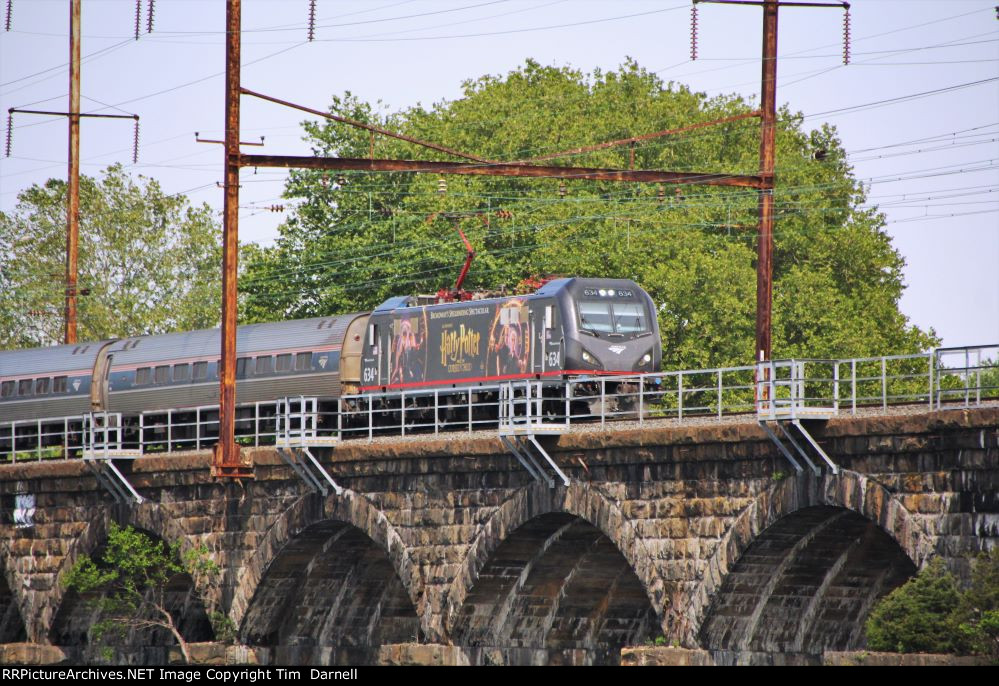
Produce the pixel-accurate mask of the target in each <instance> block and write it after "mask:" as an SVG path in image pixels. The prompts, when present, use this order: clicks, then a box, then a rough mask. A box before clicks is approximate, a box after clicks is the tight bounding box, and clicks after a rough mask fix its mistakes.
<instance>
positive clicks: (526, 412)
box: [498, 380, 569, 488]
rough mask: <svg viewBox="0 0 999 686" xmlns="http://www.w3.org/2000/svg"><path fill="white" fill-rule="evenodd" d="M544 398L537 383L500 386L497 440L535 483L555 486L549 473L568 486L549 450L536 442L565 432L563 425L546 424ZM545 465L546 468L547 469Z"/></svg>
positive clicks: (538, 382) (563, 473) (516, 383)
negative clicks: (542, 437)
mask: <svg viewBox="0 0 999 686" xmlns="http://www.w3.org/2000/svg"><path fill="white" fill-rule="evenodd" d="M544 402H545V400H544V397H543V389H542V383H541V382H540V381H532V380H527V381H523V382H512V381H511V382H508V383H505V384H502V385H501V386H500V403H499V430H498V433H499V438H500V441H501V442H502V443H503V446H504V447H505V448H506V449H507V450H508V451H510V453H511V454H512V455H513V456H514V457H516V458H517V461H518V462H520V464H521V466H523V467H524V469H526V470H527V471H528V473H529V474H530V475H531V477H532V478H533V479H534V480H535V481H539V482H541V483H546V484H548V487H549V488H554V487H555V479H554V478H553V476H552V475H551V474H550V473H549V472H548V469H550V470H551V472H554V475H555V476H556V477H558V479H559V480H561V481H562V484H563V485H565V486H568V485H569V477H568V476H566V475H565V472H563V471H562V470H561V469H560V468H559V466H558V465H557V464H556V463H555V460H553V459H552V458H551V456H550V455H549V454H548V451H546V450H545V449H544V447H543V446H542V445H541V443H540V442H539V441H538V436H539V435H543V436H553V435H558V434H562V433H565V431H566V430H567V428H568V425H567V424H566V423H564V422H563V423H553V422H545V415H544ZM546 465H547V468H548V469H546Z"/></svg>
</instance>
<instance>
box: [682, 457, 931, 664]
mask: <svg viewBox="0 0 999 686" xmlns="http://www.w3.org/2000/svg"><path fill="white" fill-rule="evenodd" d="M932 553H933V549H932V543H931V542H930V540H929V537H928V536H927V534H926V532H925V531H923V529H922V527H921V526H920V525H919V524H918V522H917V521H916V520H915V518H913V517H912V515H911V513H909V512H908V511H907V510H906V509H905V508H904V507H903V506H902V504H901V503H900V501H899V500H898V499H897V498H896V497H894V496H893V494H892V493H890V492H889V491H888V490H887V489H885V488H884V487H883V486H882V485H881V484H879V483H878V482H876V481H875V480H874V479H871V478H869V477H867V476H865V475H862V474H858V473H856V472H851V471H846V470H844V471H842V472H841V473H840V475H839V476H834V475H826V476H824V477H821V478H818V479H816V478H814V477H813V476H811V475H801V476H799V477H797V478H792V479H787V480H784V481H782V482H780V483H778V484H775V485H774V486H773V487H771V488H769V489H767V490H766V491H764V492H763V493H761V494H760V495H759V496H758V497H757V498H756V499H755V500H754V502H753V503H752V504H751V505H750V506H749V507H747V508H745V509H744V510H743V512H742V513H741V514H740V515H739V516H738V517H737V518H736V520H735V522H733V524H732V525H731V526H730V527H729V529H728V531H727V532H726V534H725V536H724V537H723V539H722V542H721V544H720V545H719V546H718V548H717V549H716V552H715V554H714V556H713V557H712V558H711V559H710V560H709V561H708V570H707V572H706V574H705V578H704V582H703V583H702V584H701V585H700V587H699V588H698V590H697V593H698V597H697V598H693V599H691V600H692V602H691V605H692V606H693V607H694V608H696V609H695V612H694V613H693V616H692V619H693V624H692V625H691V626H688V627H686V631H687V632H688V633H686V634H685V639H686V640H690V639H691V638H693V637H692V636H690V633H689V632H695V633H696V634H697V637H696V640H697V642H698V643H700V644H702V645H705V646H706V647H708V648H710V649H733V650H743V651H745V650H777V651H780V652H784V651H797V652H802V651H804V652H809V650H812V651H813V652H814V651H815V650H819V649H821V648H822V647H825V648H834V647H835V648H838V649H845V648H846V647H856V645H857V644H858V642H859V638H858V637H859V635H860V631H861V629H862V624H863V620H864V618H865V617H866V615H867V613H868V612H869V610H870V607H871V605H872V604H873V602H874V601H875V600H876V599H877V597H880V595H883V594H884V593H885V592H887V591H890V590H891V589H892V588H894V587H895V586H897V585H899V584H900V583H902V582H904V580H905V579H906V578H908V577H909V576H911V574H913V573H914V572H915V570H916V569H917V567H918V566H920V565H921V564H922V562H924V561H925V560H926V559H928V557H929V556H930V555H932ZM792 572H793V574H795V575H797V576H796V577H795V580H791V575H792ZM848 578H849V579H852V581H851V582H847V581H845V580H846V579H848ZM850 583H853V584H855V585H858V586H863V587H864V588H865V589H866V591H865V592H863V593H861V592H860V591H859V589H858V591H857V592H856V593H849V592H846V591H845V590H844V588H843V584H847V585H849V584H850ZM795 585H796V586H795ZM791 586H795V589H794V590H793V591H787V589H788V588H790V587H791ZM747 589H753V590H747ZM781 589H784V590H783V591H782V590H781ZM781 592H788V593H792V594H796V597H794V598H792V599H791V600H790V601H788V602H790V603H792V604H795V605H797V606H798V607H797V609H796V611H795V612H791V613H788V614H787V616H784V617H782V618H778V617H777V616H775V612H777V614H779V611H776V610H775V609H774V608H775V605H778V604H779V603H780V593H781ZM837 593H839V594H840V597H839V598H838V599H837V598H833V600H830V598H829V597H830V596H836V594H837ZM830 603H833V604H837V609H836V610H835V612H837V613H839V614H840V615H842V617H841V619H840V627H839V628H840V630H841V631H840V633H839V634H838V635H835V636H834V635H832V634H833V633H835V632H832V633H830V632H829V631H825V632H824V630H823V629H822V628H821V627H819V626H818V624H820V623H821V621H822V618H821V616H820V615H821V614H822V612H823V608H824V607H827V606H828V605H829V604H830ZM719 615H723V616H722V617H719ZM782 622H784V623H785V624H783V625H782ZM809 622H812V623H811V624H809ZM851 623H852V624H851ZM736 625H738V626H736ZM823 632H824V633H823ZM844 632H845V633H844ZM754 636H756V638H754ZM792 636H793V637H792ZM823 642H824V643H825V645H824V646H823V645H821V644H823Z"/></svg>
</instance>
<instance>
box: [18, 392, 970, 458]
mask: <svg viewBox="0 0 999 686" xmlns="http://www.w3.org/2000/svg"><path fill="white" fill-rule="evenodd" d="M967 385H968V384H965V386H967ZM965 404H967V403H965ZM35 457H36V458H37V459H38V461H39V462H40V461H41V459H42V420H41V419H39V420H38V421H37V422H36V423H35Z"/></svg>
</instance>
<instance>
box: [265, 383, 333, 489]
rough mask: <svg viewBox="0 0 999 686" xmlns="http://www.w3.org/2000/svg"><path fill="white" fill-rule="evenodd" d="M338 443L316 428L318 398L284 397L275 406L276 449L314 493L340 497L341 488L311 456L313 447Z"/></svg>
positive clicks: (313, 456) (317, 426)
mask: <svg viewBox="0 0 999 686" xmlns="http://www.w3.org/2000/svg"><path fill="white" fill-rule="evenodd" d="M339 442H340V439H339V437H338V436H337V435H336V434H328V433H326V432H323V431H321V430H320V428H319V400H318V398H306V397H304V396H299V397H298V398H283V399H281V400H279V401H278V403H277V436H276V441H275V444H276V448H277V453H278V455H280V456H281V459H283V460H284V461H285V462H286V463H287V464H288V466H290V467H291V468H292V469H293V470H294V472H295V473H296V474H298V476H299V478H301V479H302V481H304V482H305V484H306V485H307V486H308V487H309V488H310V489H311V490H312V491H314V492H317V493H321V494H322V495H323V496H324V497H325V496H327V495H329V491H330V489H331V488H332V489H333V491H334V492H335V493H336V494H337V495H340V494H342V493H343V487H342V486H340V485H339V484H338V483H337V482H336V481H334V480H333V477H332V476H330V474H329V472H328V471H326V468H325V467H323V465H322V464H321V463H320V462H319V460H318V459H316V456H315V455H313V454H312V450H311V449H312V448H316V447H327V448H329V447H333V446H335V445H336V444H337V443H339Z"/></svg>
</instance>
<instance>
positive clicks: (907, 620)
mask: <svg viewBox="0 0 999 686" xmlns="http://www.w3.org/2000/svg"><path fill="white" fill-rule="evenodd" d="M959 596H960V592H959V591H958V588H957V581H956V580H955V579H954V577H953V575H951V573H950V572H948V571H947V569H946V567H945V566H944V563H943V560H941V559H939V558H937V559H935V560H933V561H932V562H930V564H929V565H927V566H926V567H925V568H924V569H923V570H921V571H920V572H919V574H917V575H916V576H915V577H913V578H912V579H910V580H909V581H908V582H907V583H905V584H904V585H902V586H900V587H899V588H897V589H895V590H894V591H892V592H891V593H890V594H888V595H887V596H886V597H885V598H884V599H882V600H881V602H879V603H878V605H877V606H876V607H875V608H874V610H873V611H872V612H871V615H870V617H869V618H868V620H867V646H868V648H871V649H872V650H883V651H890V652H896V653H951V652H955V650H956V648H957V646H956V645H955V643H954V639H955V629H956V624H955V623H954V621H953V618H952V617H951V611H952V610H953V609H954V608H955V607H956V606H957V601H958V598H959Z"/></svg>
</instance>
